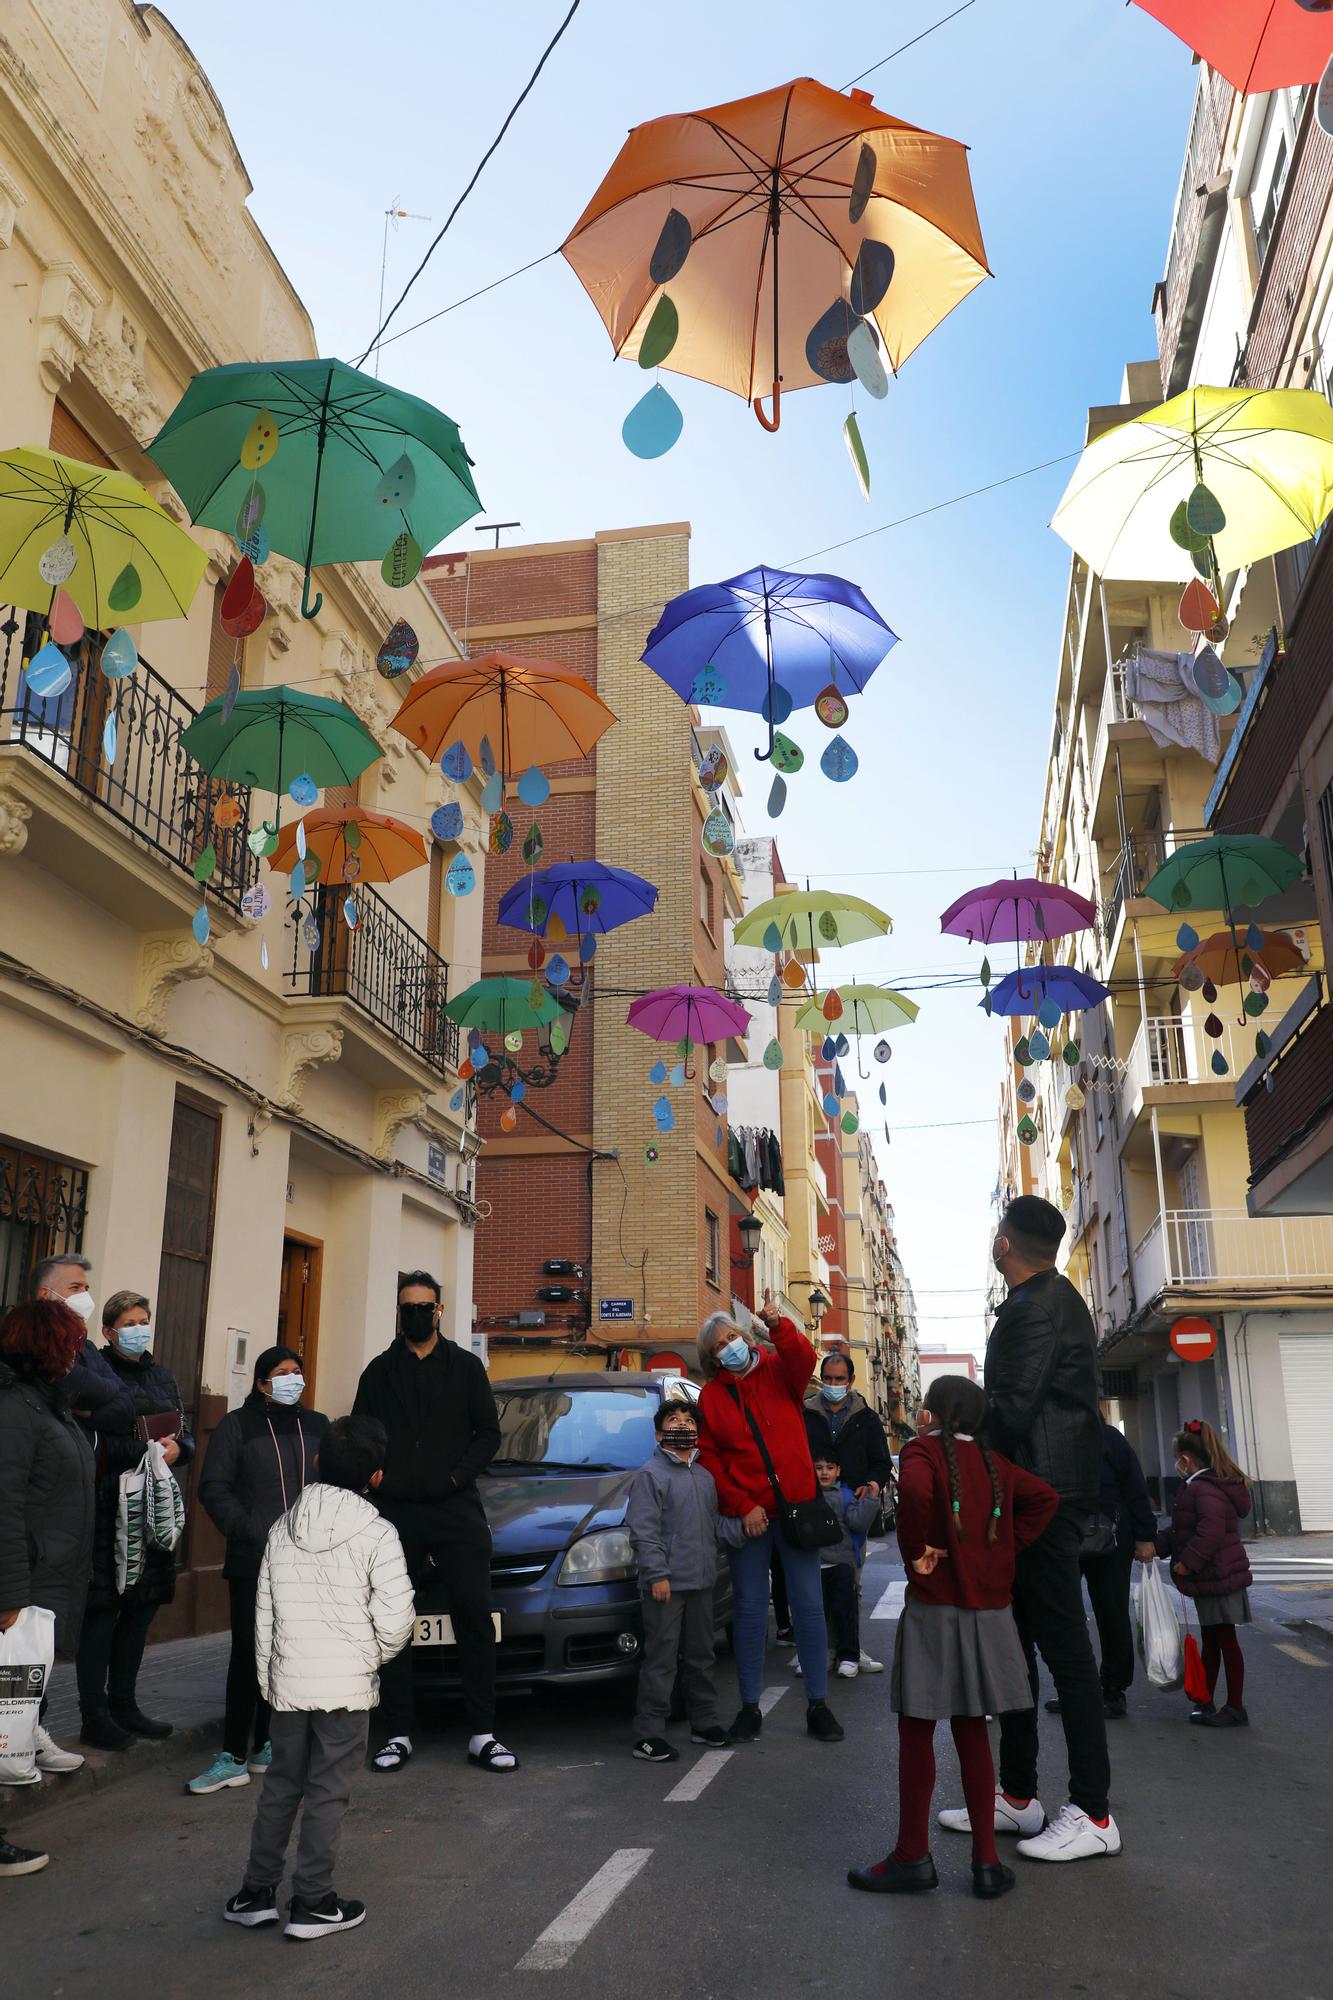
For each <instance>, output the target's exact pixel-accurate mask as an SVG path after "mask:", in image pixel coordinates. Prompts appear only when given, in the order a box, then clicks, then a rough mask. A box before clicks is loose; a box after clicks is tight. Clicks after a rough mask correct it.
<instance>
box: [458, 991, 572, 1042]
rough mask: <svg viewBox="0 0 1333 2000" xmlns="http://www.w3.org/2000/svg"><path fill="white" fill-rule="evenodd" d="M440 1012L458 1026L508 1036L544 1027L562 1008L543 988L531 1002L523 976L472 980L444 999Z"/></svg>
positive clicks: (561, 1011) (552, 995)
mask: <svg viewBox="0 0 1333 2000" xmlns="http://www.w3.org/2000/svg"><path fill="white" fill-rule="evenodd" d="M444 1011H445V1013H446V1014H447V1015H448V1016H449V1019H450V1020H451V1021H457V1022H458V1024H459V1026H460V1027H464V1028H483V1029H486V1030H488V1031H490V1032H492V1033H495V1034H500V1035H512V1034H520V1033H521V1032H522V1031H523V1029H525V1028H540V1027H544V1026H545V1024H546V1023H547V1022H548V1021H554V1020H555V1018H556V1016H557V1015H558V1014H561V1013H563V1011H564V1010H563V1008H562V1007H561V1005H560V1002H559V1001H558V1000H557V999H556V997H555V995H554V994H553V993H548V992H545V991H543V994H542V998H541V999H540V1001H534V999H533V997H532V984H531V983H530V982H529V981H528V980H526V979H476V980H474V981H473V983H472V984H471V986H465V987H464V988H463V991H462V992H461V993H455V995H454V997H453V999H452V1000H449V1001H446V1003H445V1009H444Z"/></svg>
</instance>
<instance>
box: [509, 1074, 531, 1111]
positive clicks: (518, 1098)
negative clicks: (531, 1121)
mask: <svg viewBox="0 0 1333 2000" xmlns="http://www.w3.org/2000/svg"><path fill="white" fill-rule="evenodd" d="M527 1094H528V1086H527V1085H526V1083H524V1081H523V1079H522V1077H521V1076H516V1077H515V1078H514V1081H513V1082H512V1083H511V1084H510V1086H509V1102H510V1103H511V1104H521V1103H522V1102H523V1099H524V1098H525V1097H526V1096H527Z"/></svg>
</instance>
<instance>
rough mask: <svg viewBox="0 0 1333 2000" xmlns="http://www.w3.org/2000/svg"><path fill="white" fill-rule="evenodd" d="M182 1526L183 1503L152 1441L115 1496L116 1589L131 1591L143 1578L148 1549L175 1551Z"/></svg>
mask: <svg viewBox="0 0 1333 2000" xmlns="http://www.w3.org/2000/svg"><path fill="white" fill-rule="evenodd" d="M184 1526H185V1502H184V1500H183V1499H182V1498H181V1490H180V1487H179V1486H178V1485H177V1484H176V1481H175V1479H174V1478H173V1477H172V1473H171V1467H170V1466H169V1465H168V1464H167V1461H166V1456H165V1454H164V1452H163V1450H162V1446H161V1444H160V1443H159V1442H158V1440H157V1439H156V1438H154V1439H153V1440H152V1441H151V1442H150V1443H149V1444H148V1445H146V1446H145V1448H144V1455H143V1457H142V1458H141V1459H140V1460H139V1463H138V1464H137V1465H132V1466H131V1467H130V1468H129V1470H128V1472H122V1473H121V1475H120V1480H119V1484H118V1490H117V1493H116V1589H117V1590H118V1591H120V1592H121V1593H122V1595H123V1593H124V1592H125V1591H127V1590H129V1589H131V1588H132V1587H133V1586H134V1585H135V1584H136V1583H137V1582H138V1581H139V1578H140V1577H141V1576H142V1575H143V1568H144V1562H145V1560H146V1558H147V1554H148V1551H149V1549H166V1550H171V1549H174V1548H175V1546H176V1544H177V1542H178V1541H179V1540H180V1538H181V1530H182V1528H183V1527H184Z"/></svg>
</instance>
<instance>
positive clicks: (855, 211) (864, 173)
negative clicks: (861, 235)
mask: <svg viewBox="0 0 1333 2000" xmlns="http://www.w3.org/2000/svg"><path fill="white" fill-rule="evenodd" d="M874 186H875V149H874V147H873V146H867V145H865V144H864V143H863V144H862V147H861V150H860V152H859V153H858V154H857V156H856V172H855V173H854V174H853V176H852V192H851V195H850V197H849V198H848V202H847V220H848V221H849V222H859V221H860V220H861V217H862V216H863V215H864V214H865V212H866V207H867V204H868V203H869V200H870V196H871V193H872V192H873V190H874Z"/></svg>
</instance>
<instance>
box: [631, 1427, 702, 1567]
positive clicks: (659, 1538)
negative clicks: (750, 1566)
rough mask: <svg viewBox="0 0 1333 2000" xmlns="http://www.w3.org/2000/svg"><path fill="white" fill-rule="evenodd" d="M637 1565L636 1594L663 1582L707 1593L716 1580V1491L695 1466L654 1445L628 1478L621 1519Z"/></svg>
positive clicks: (697, 1463)
mask: <svg viewBox="0 0 1333 2000" xmlns="http://www.w3.org/2000/svg"><path fill="white" fill-rule="evenodd" d="M625 1526H626V1527H627V1528H628V1529H629V1536H630V1540H631V1541H632V1542H633V1544H634V1553H635V1556H636V1557H637V1558H638V1564H639V1589H640V1590H642V1591H646V1590H647V1589H648V1588H649V1586H650V1585H651V1584H654V1583H660V1582H661V1581H662V1579H663V1578H664V1577H665V1579H666V1581H667V1582H668V1583H669V1584H670V1585H671V1587H672V1589H673V1590H708V1589H711V1587H712V1584H713V1581H714V1579H715V1578H716V1576H717V1568H718V1554H717V1487H716V1486H715V1485H714V1483H713V1475H712V1473H711V1472H708V1471H706V1470H705V1468H704V1467H703V1466H702V1465H701V1464H700V1463H699V1458H698V1454H697V1453H696V1454H695V1458H694V1463H693V1464H692V1465H685V1464H684V1463H683V1462H682V1461H681V1460H680V1459H678V1458H675V1457H673V1456H672V1454H671V1453H670V1452H669V1451H663V1449H662V1447H661V1446H660V1445H659V1446H658V1447H657V1449H656V1451H654V1453H653V1455H652V1457H651V1458H650V1459H649V1460H648V1461H647V1463H646V1464H644V1465H641V1466H640V1467H639V1470H638V1471H637V1472H636V1473H635V1475H634V1484H633V1486H631V1488H630V1492H629V1511H628V1513H627V1514H626V1517H625Z"/></svg>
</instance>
